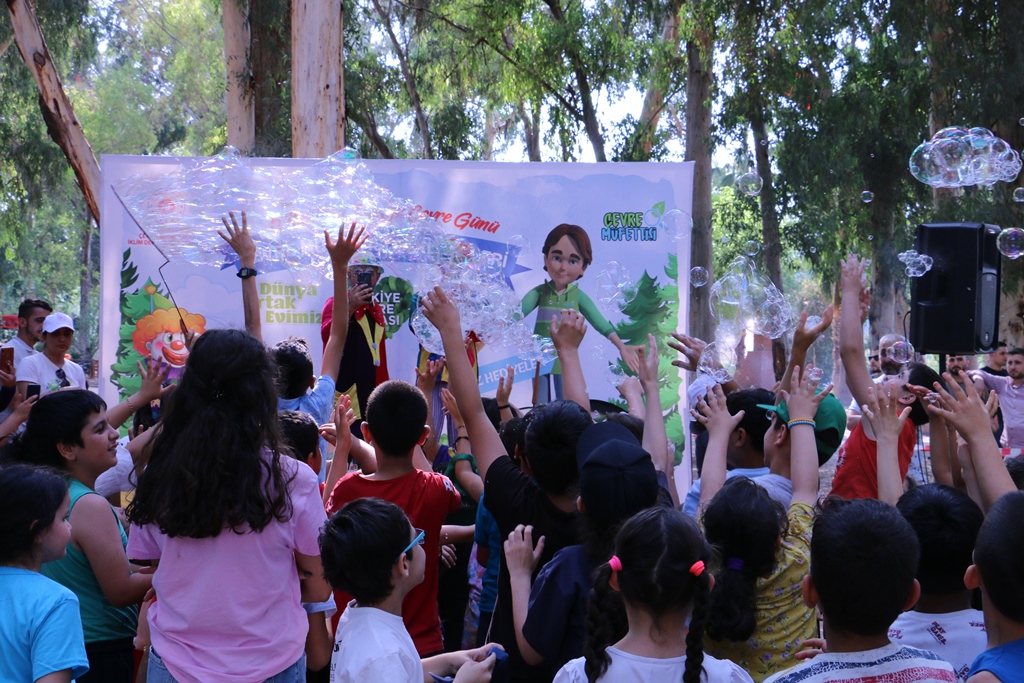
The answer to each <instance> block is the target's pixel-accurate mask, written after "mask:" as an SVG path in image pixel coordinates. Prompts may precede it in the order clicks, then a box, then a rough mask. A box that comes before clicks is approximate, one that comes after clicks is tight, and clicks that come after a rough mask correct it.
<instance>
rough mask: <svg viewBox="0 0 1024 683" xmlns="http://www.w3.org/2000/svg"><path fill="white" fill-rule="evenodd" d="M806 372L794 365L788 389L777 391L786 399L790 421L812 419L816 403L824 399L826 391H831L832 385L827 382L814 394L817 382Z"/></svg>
mask: <svg viewBox="0 0 1024 683" xmlns="http://www.w3.org/2000/svg"><path fill="white" fill-rule="evenodd" d="M808 374H809V373H805V372H803V368H801V367H800V366H799V365H796V366H794V367H793V379H792V381H791V382H790V390H789V391H788V392H786V391H780V392H779V394H780V395H781V396H782V397H783V399H784V400H785V401H786V407H787V408H788V409H789V419H790V420H791V421H792V420H813V419H814V415H815V413H817V412H818V404H820V403H821V402H822V401H824V400H825V397H826V396H828V393H829V392H830V391H832V385H831V384H829V385H828V386H826V387H825V388H824V389H822V390H821V392H819V393H817V394H816V393H815V389H817V387H818V382H817V381H814V380H812V379H811V378H810V377H808V376H807V375H808Z"/></svg>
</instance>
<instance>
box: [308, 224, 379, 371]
mask: <svg viewBox="0 0 1024 683" xmlns="http://www.w3.org/2000/svg"><path fill="white" fill-rule="evenodd" d="M364 232H365V230H364V228H359V229H358V230H357V229H356V224H355V223H353V224H352V225H351V226H349V229H348V235H346V234H345V228H344V227H342V228H339V229H338V241H337V242H335V241H334V240H332V239H331V236H330V235H329V234H328V233H327V231H326V230H324V245H325V247H326V248H327V253H328V255H330V257H331V269H332V271H333V272H334V305H333V310H332V313H331V330H330V332H329V333H328V337H327V344H325V345H324V357H323V361H322V362H321V363H320V374H321V375H322V376H326V377H330V378H331V381H332V382H337V381H338V371H339V370H340V369H341V354H342V352H343V351H344V350H345V339H346V338H347V337H348V262H349V259H351V258H352V255H353V254H355V253H356V252H357V251H358V250H359V247H361V246H363V244H364V243H365V242H366V238H367V236H365V235H364V234H363V233H364Z"/></svg>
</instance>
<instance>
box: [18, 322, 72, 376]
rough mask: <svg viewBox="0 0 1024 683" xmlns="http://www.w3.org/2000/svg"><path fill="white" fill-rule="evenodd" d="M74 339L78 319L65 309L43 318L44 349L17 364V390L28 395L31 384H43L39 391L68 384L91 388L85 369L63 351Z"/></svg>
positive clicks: (65, 350)
mask: <svg viewBox="0 0 1024 683" xmlns="http://www.w3.org/2000/svg"><path fill="white" fill-rule="evenodd" d="M74 340H75V323H74V321H73V320H72V319H71V316H69V315H67V314H66V313H51V314H50V315H48V316H47V317H46V320H44V321H43V352H42V353H37V354H35V355H33V356H29V357H28V358H25V359H24V360H23V361H22V362H21V364H20V365H19V366H18V391H19V392H20V393H21V394H22V396H24V395H25V392H26V390H27V389H28V385H29V384H38V385H39V386H40V391H39V395H40V396H46V395H47V394H49V393H51V392H54V391H59V390H61V389H65V388H67V387H78V388H79V389H86V388H88V387H87V386H86V383H85V371H83V370H82V368H81V366H79V365H78V364H77V363H75V362H73V361H70V360H67V359H66V358H65V357H64V354H66V353H67V352H68V350H69V349H70V348H71V343H72V342H73V341H74Z"/></svg>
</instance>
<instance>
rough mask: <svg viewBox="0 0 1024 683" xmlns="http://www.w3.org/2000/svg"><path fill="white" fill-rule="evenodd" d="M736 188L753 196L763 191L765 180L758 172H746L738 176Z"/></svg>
mask: <svg viewBox="0 0 1024 683" xmlns="http://www.w3.org/2000/svg"><path fill="white" fill-rule="evenodd" d="M735 185H736V189H737V190H739V191H740V192H742V193H743V194H745V195H748V196H750V197H753V196H755V195H757V194H758V193H760V192H761V187H762V186H763V185H764V181H763V180H761V176H759V175H757V174H756V173H752V172H751V173H744V174H743V175H740V176H737V177H736V181H735Z"/></svg>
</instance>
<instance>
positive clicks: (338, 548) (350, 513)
mask: <svg viewBox="0 0 1024 683" xmlns="http://www.w3.org/2000/svg"><path fill="white" fill-rule="evenodd" d="M370 401H371V406H372V401H373V399H372V398H371V399H370ZM370 410H372V407H371V408H370ZM426 538H427V533H426V532H425V531H424V530H423V529H414V528H413V527H412V525H411V524H410V523H409V519H408V518H407V517H406V516H405V513H404V512H402V509H401V508H399V507H398V506H397V505H395V504H394V503H389V502H387V501H384V500H381V499H379V498H358V499H356V500H353V501H352V502H350V503H347V504H346V505H345V506H344V507H342V508H341V510H340V511H338V512H337V513H335V514H334V516H333V517H331V519H330V520H329V521H328V522H327V525H326V526H325V527H324V529H323V531H322V532H321V533H320V556H321V558H322V559H323V565H324V576H325V577H326V578H327V581H328V582H329V583H330V584H331V585H332V586H334V588H335V590H341V591H345V592H346V593H349V594H351V595H352V596H353V598H354V599H353V600H352V601H351V602H349V603H348V606H347V607H346V608H345V613H344V614H342V616H341V619H340V620H339V622H338V628H337V631H336V633H337V636H336V638H335V644H334V654H333V656H332V658H331V683H348V682H349V681H353V682H354V681H359V682H360V683H364V682H365V681H389V682H391V681H408V682H410V683H411V682H415V683H419V682H420V681H423V680H424V679H426V680H430V676H431V674H433V675H434V676H451V675H454V676H455V681H456V682H457V683H472V682H475V681H488V680H490V677H491V670H492V669H493V668H494V662H495V657H496V656H495V655H494V654H491V649H492V647H493V646H491V645H485V646H484V647H481V648H477V649H475V650H462V651H459V652H449V653H445V654H440V655H436V656H433V657H427V658H421V657H420V655H419V653H418V652H417V649H416V646H415V645H414V644H413V639H412V637H411V636H410V634H409V631H407V630H406V625H405V623H403V603H404V602H405V601H406V597H407V596H408V595H410V594H411V593H412V592H413V591H414V590H415V589H416V588H417V586H420V585H421V584H422V583H423V581H424V576H425V574H426V569H427V567H429V566H430V565H431V564H433V565H435V566H436V565H437V558H436V557H434V558H428V557H427V553H426V552H424V547H423V546H424V540H425V539H426Z"/></svg>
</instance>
